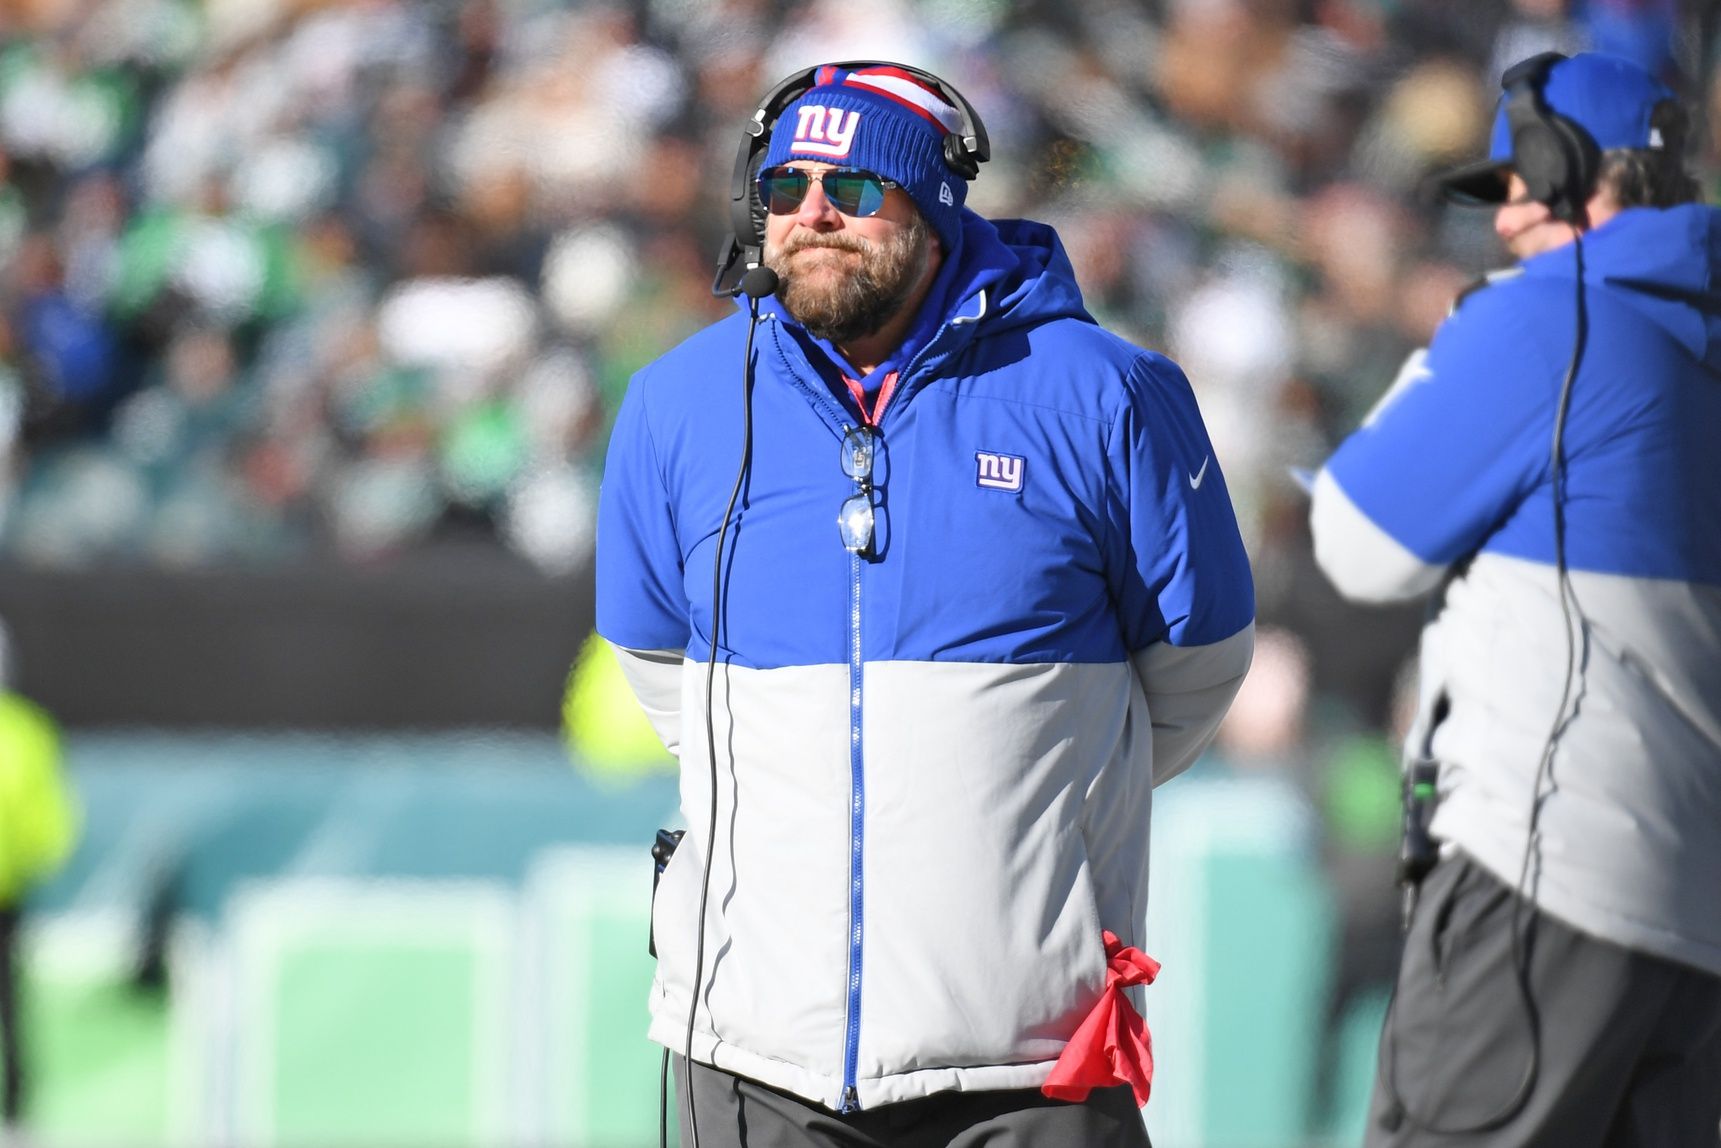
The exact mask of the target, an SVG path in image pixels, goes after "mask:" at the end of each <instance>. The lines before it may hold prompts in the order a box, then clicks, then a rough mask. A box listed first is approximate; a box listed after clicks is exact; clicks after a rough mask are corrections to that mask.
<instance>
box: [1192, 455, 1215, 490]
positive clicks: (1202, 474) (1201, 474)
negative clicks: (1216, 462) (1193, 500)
mask: <svg viewBox="0 0 1721 1148" xmlns="http://www.w3.org/2000/svg"><path fill="white" fill-rule="evenodd" d="M1212 461H1213V456H1212V455H1208V456H1207V457H1206V458H1204V459H1202V460H1201V469H1200V470H1198V471H1196V472H1195V473H1194V474H1192V475H1190V476H1189V489H1190V490H1200V489H1201V480H1202V479H1204V478H1206V477H1207V464H1208V463H1210V462H1212Z"/></svg>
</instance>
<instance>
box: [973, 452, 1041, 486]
mask: <svg viewBox="0 0 1721 1148" xmlns="http://www.w3.org/2000/svg"><path fill="white" fill-rule="evenodd" d="M974 463H975V475H974V483H975V485H976V486H982V487H985V488H986V489H987V490H1021V489H1022V472H1023V471H1024V470H1026V469H1027V466H1028V461H1027V459H1024V458H1022V457H1021V456H1019V455H1014V454H994V453H993V452H991V451H987V450H977V451H975V452H974Z"/></svg>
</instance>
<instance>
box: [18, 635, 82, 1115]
mask: <svg viewBox="0 0 1721 1148" xmlns="http://www.w3.org/2000/svg"><path fill="white" fill-rule="evenodd" d="M10 663H11V648H10V641H9V640H8V638H7V635H6V630H5V626H4V624H3V623H0V1140H4V1141H5V1142H6V1143H11V1142H12V1138H13V1136H14V1135H17V1134H18V1133H19V1130H20V1125H21V1123H22V1121H23V1119H24V1112H25V1092H24V1088H25V1084H26V1080H27V1076H26V1070H25V1064H24V1050H25V1047H26V1043H25V1041H24V1039H23V1033H22V1025H23V1009H22V1008H21V1007H20V1001H19V997H20V995H21V985H20V980H21V973H22V970H21V969H20V967H19V955H18V944H19V937H20V927H21V923H22V920H23V913H24V898H25V896H26V894H27V893H28V892H29V890H30V888H31V887H32V886H34V885H35V884H37V883H38V882H40V881H41V880H42V879H44V878H46V877H48V876H51V875H52V874H53V872H54V871H55V870H56V869H58V868H59V867H60V866H61V865H62V864H63V863H64V862H65V860H66V858H67V857H68V856H69V855H70V854H71V850H72V843H73V841H74V839H75V838H76V835H77V824H76V819H75V815H74V813H73V808H72V800H71V796H70V794H69V793H68V791H67V790H66V787H65V782H64V780H63V779H62V778H61V775H60V739H59V732H58V730H57V729H56V728H55V725H54V721H53V719H52V718H50V717H49V716H48V715H47V714H46V713H45V712H43V711H42V710H41V709H40V708H38V707H37V706H35V705H33V704H31V703H30V702H28V701H26V700H25V699H24V698H23V697H22V696H21V695H19V694H17V693H14V692H13V691H12V688H11V670H12V667H11V664H10Z"/></svg>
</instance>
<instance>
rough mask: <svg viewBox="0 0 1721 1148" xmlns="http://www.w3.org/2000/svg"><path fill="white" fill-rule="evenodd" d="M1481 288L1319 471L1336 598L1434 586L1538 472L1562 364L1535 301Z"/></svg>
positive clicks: (1318, 508) (1323, 548)
mask: <svg viewBox="0 0 1721 1148" xmlns="http://www.w3.org/2000/svg"><path fill="white" fill-rule="evenodd" d="M1535 302H1536V300H1533V299H1529V298H1527V297H1526V295H1525V293H1524V292H1522V291H1517V290H1514V289H1513V288H1510V287H1499V288H1491V289H1488V290H1485V291H1481V292H1478V293H1477V294H1476V295H1474V296H1472V297H1471V298H1470V300H1468V301H1467V302H1465V303H1464V304H1463V306H1462V308H1461V309H1460V310H1459V311H1458V312H1456V313H1455V314H1454V315H1453V317H1452V318H1450V319H1448V320H1447V321H1446V322H1445V323H1444V324H1443V325H1442V326H1441V328H1440V330H1439V331H1438V332H1437V333H1436V335H1435V338H1434V342H1433V344H1432V345H1431V346H1430V347H1429V349H1428V354H1427V356H1426V358H1423V359H1420V360H1415V359H1413V361H1412V362H1411V363H1408V364H1406V370H1405V371H1402V372H1400V377H1399V379H1398V381H1397V382H1395V383H1394V385H1393V387H1392V389H1391V390H1390V391H1389V392H1388V393H1387V396H1386V398H1385V399H1383V400H1382V402H1381V403H1380V404H1378V405H1377V407H1376V408H1375V410H1374V411H1373V412H1371V413H1370V415H1369V417H1368V419H1367V420H1366V421H1365V422H1364V423H1363V425H1362V426H1361V427H1360V428H1358V429H1357V430H1356V431H1355V432H1354V433H1353V434H1351V436H1350V437H1349V438H1347V439H1346V440H1345V441H1344V442H1343V443H1341V444H1340V445H1339V448H1338V450H1337V451H1336V452H1334V454H1333V456H1332V458H1330V459H1329V460H1328V461H1327V464H1326V466H1324V467H1323V468H1322V469H1321V472H1320V473H1319V474H1318V475H1316V476H1315V484H1314V491H1313V501H1312V503H1311V506H1310V512H1309V523H1310V529H1311V532H1312V533H1313V536H1314V547H1315V560H1316V561H1317V562H1318V563H1319V564H1320V567H1321V569H1322V570H1323V571H1324V572H1325V573H1326V575H1327V577H1328V578H1330V579H1331V580H1332V582H1333V584H1334V585H1335V586H1337V587H1338V589H1339V591H1340V592H1341V593H1343V594H1344V595H1345V596H1346V597H1349V598H1353V599H1355V600H1357V601H1362V602H1392V601H1398V600H1401V599H1405V598H1412V597H1415V596H1417V595H1419V594H1423V593H1426V592H1427V591H1429V590H1431V589H1433V588H1434V587H1435V586H1436V585H1437V584H1438V583H1439V582H1440V580H1441V578H1442V577H1444V576H1445V573H1446V571H1447V569H1448V568H1450V567H1451V566H1452V565H1453V563H1455V562H1458V561H1460V560H1462V559H1464V558H1466V557H1468V556H1469V555H1471V554H1473V553H1474V552H1475V551H1476V550H1477V549H1478V548H1480V547H1481V545H1482V544H1483V542H1485V541H1486V540H1487V538H1488V536H1489V535H1490V534H1491V533H1493V531H1494V530H1495V529H1496V528H1498V526H1499V525H1500V524H1501V523H1502V522H1504V521H1505V519H1506V518H1507V516H1508V515H1509V514H1510V513H1511V512H1512V510H1513V509H1514V508H1515V507H1516V506H1517V505H1518V503H1520V502H1521V501H1523V499H1524V497H1525V496H1526V495H1527V494H1528V493H1529V492H1530V491H1531V490H1532V489H1534V487H1535V486H1536V484H1538V483H1539V482H1541V481H1542V480H1543V479H1544V478H1545V477H1546V474H1547V469H1548V459H1549V450H1550V447H1551V434H1552V422H1553V408H1554V401H1555V399H1556V397H1557V395H1556V393H1555V389H1554V386H1553V385H1552V384H1551V383H1550V379H1552V380H1553V382H1554V383H1557V381H1558V379H1559V378H1560V377H1561V375H1562V373H1563V370H1564V366H1565V364H1563V363H1555V362H1553V361H1552V359H1551V358H1550V357H1549V352H1548V351H1547V349H1546V348H1547V345H1548V344H1547V340H1546V339H1545V338H1544V337H1543V335H1544V334H1545V333H1544V332H1541V331H1539V330H1537V329H1536V325H1535V324H1534V323H1533V322H1532V321H1531V315H1532V314H1533V313H1534V312H1532V311H1530V310H1529V309H1528V308H1527V307H1526V305H1525V304H1526V303H1530V304H1534V303H1535Z"/></svg>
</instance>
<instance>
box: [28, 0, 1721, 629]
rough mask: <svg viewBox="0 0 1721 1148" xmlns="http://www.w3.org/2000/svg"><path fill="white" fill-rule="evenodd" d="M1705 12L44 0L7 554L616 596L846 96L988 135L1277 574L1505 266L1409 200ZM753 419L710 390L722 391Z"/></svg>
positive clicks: (1018, 200) (1212, 1)
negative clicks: (718, 272) (1507, 123)
mask: <svg viewBox="0 0 1721 1148" xmlns="http://www.w3.org/2000/svg"><path fill="white" fill-rule="evenodd" d="M1697 22H1699V21H1698V18H1697V17H1687V16H1685V15H1684V14H1683V13H1682V12H1681V11H1680V10H1679V9H1678V6H1677V3H1676V0H1587V2H1581V0H1570V2H1568V0H1467V2H1464V3H1456V2H1450V0H1159V2H1158V3H1141V2H1138V0H1093V2H1089V3H1084V4H1067V3H1056V2H1050V0H1021V2H1010V0H918V2H910V0H878V2H869V3H866V4H855V3H852V2H849V3H844V2H831V0H811V2H801V0H719V2H710V3H705V2H697V0H632V2H631V3H607V2H602V0H586V2H578V0H575V2H568V0H559V2H558V0H204V2H201V3H198V2H193V0H13V2H12V3H10V4H8V5H5V6H4V7H0V555H3V556H5V557H7V558H10V559H12V560H16V561H22V562H26V563H31V564H38V565H40V564H47V565H60V566H74V565H87V564H91V563H94V562H103V561H114V560H120V561H134V562H136V561H141V562H148V563H155V564H167V565H176V566H201V565H208V564H212V563H234V562H238V563H258V562H262V563H267V562H272V561H276V560H279V559H281V558H284V557H291V556H295V555H303V554H307V553H318V552H335V553H338V554H340V555H342V556H346V557H349V558H352V559H355V560H361V561H362V560H369V559H375V558H377V557H382V556H387V555H389V554H393V553H398V552H400V551H402V550H406V549H410V548H414V547H418V546H423V545H427V544H431V543H433V542H434V541H436V540H438V539H443V538H449V537H471V538H477V539H482V540H485V541H487V542H494V543H495V544H497V545H500V546H505V547H507V548H509V549H511V550H513V551H516V552H518V553H520V554H522V555H524V556H526V557H527V558H529V559H530V560H531V561H533V562H535V563H537V564H539V565H540V566H542V567H543V568H545V569H548V570H552V571H566V570H571V569H577V568H579V567H581V566H582V565H583V564H584V563H585V562H586V560H587V559H588V557H589V552H590V548H591V544H592V515H593V503H594V492H595V489H596V482H597V478H598V472H599V469H600V467H601V459H602V447H603V441H604V437H605V431H606V427H607V424H608V419H609V417H610V415H611V414H612V412H613V411H614V409H615V404H616V401H617V398H618V396H619V394H620V392H621V391H622V390H623V388H624V387H625V385H626V381H627V379H628V377H629V375H630V374H631V373H632V371H633V370H635V369H636V368H637V367H638V366H640V365H641V364H642V363H644V362H646V361H647V360H649V359H650V358H652V357H653V356H655V355H656V354H657V353H658V352H660V351H662V350H663V349H665V348H666V347H668V346H669V345H671V344H672V343H673V342H675V341H676V340H678V339H679V338H681V337H683V336H684V335H686V334H688V333H690V332H691V331H693V330H695V329H697V328H698V327H700V326H702V325H704V324H705V323H707V322H709V321H710V320H712V319H713V318H715V317H718V316H720V315H721V314H723V313H724V309H725V308H726V307H727V306H729V304H727V303H725V302H723V301H720V300H715V299H713V298H712V297H711V296H710V293H709V288H708V285H709V282H710V278H711V273H712V270H713V268H712V264H713V258H714V255H715V253H716V252H717V250H718V247H719V245H720V241H721V240H722V238H723V230H724V228H725V227H726V225H727V224H726V219H727V216H726V213H725V210H724V205H723V202H722V199H723V196H724V194H725V192H726V189H727V183H728V175H729V170H730V168H731V166H732V162H733V159H732V157H733V155H734V151H735V146H736V142H737V139H738V134H737V128H738V125H739V124H740V123H741V122H742V121H743V120H744V119H745V118H746V117H747V116H748V115H749V114H750V113H751V111H752V109H753V106H754V101H755V100H756V99H757V97H758V96H759V94H760V93H761V92H762V91H763V90H764V89H766V88H767V87H768V86H769V85H770V84H771V83H773V82H774V81H775V80H777V79H778V78H780V77H781V76H782V75H784V74H786V73H788V72H790V71H792V70H794V69H795V68H797V67H801V66H804V65H806V64H808V63H811V62H816V61H818V60H822V59H830V58H854V57H864V56H877V57H885V58H898V59H904V60H908V61H911V62H916V63H919V64H922V65H925V66H928V67H931V68H932V69H934V70H936V71H939V72H941V73H942V74H944V75H945V76H947V77H949V78H951V79H952V80H953V81H955V82H956V83H957V84H958V86H959V87H961V88H962V89H963V90H964V92H965V94H967V95H968V96H969V98H970V99H971V100H972V101H973V102H974V103H975V104H976V105H977V106H978V107H979V108H980V109H981V111H982V113H983V115H984V117H985V119H986V121H987V123H988V126H989V128H990V130H991V135H992V139H993V144H994V154H995V157H996V158H995V160H994V162H992V163H991V164H989V165H988V166H987V168H986V169H985V170H984V171H983V173H982V176H981V179H980V181H979V183H978V184H977V185H976V187H975V189H974V192H973V194H972V196H971V199H970V202H971V203H972V204H973V205H974V206H975V207H977V208H978V209H980V210H981V211H982V212H983V213H987V214H992V215H1031V216H1035V217H1039V218H1044V219H1047V220H1049V221H1050V222H1053V223H1055V224H1056V225H1057V226H1058V227H1059V228H1060V230H1061V232H1062V234H1063V237H1064V240H1065V242H1066V243H1067V244H1068V246H1069V248H1070V252H1071V255H1072V257H1073V259H1074V262H1075V264H1076V267H1077V271H1078V274H1079V277H1080V280H1081V282H1082V285H1083V288H1084V289H1085V291H1086V293H1087V297H1088V300H1089V303H1090V306H1091V309H1092V310H1093V311H1094V312H1095V314H1096V315H1097V316H1098V317H1100V318H1101V319H1102V320H1103V321H1105V322H1107V323H1108V324H1110V325H1112V326H1114V327H1116V328H1118V329H1120V330H1122V331H1124V332H1125V333H1127V334H1129V335H1131V336H1133V337H1134V338H1136V339H1137V340H1138V341H1140V342H1142V343H1144V344H1145V345H1148V346H1152V347H1156V348H1161V349H1164V350H1167V351H1169V352H1170V353H1171V354H1173V355H1174V357H1176V358H1177V359H1179V360H1180V361H1181V362H1183V363H1184V365H1185V366H1186V368H1187V369H1188V371H1189V373H1190V375H1191V377H1192V379H1193V381H1194V384H1195V386H1196V389H1197V391H1198V393H1199V396H1200V399H1201V402H1202V405H1203V408H1204V410H1205V411H1206V414H1207V418H1208V420H1209V422H1210V424H1211V426H1212V428H1213V431H1214V434H1215V438H1216V440H1217V445H1218V449H1219V452H1220V456H1221V458H1222V459H1223V460H1224V462H1225V465H1226V468H1227V472H1228V475H1229V477H1230V480H1231V483H1232V489H1233V491H1234V493H1235V496H1236V498H1237V500H1238V504H1239V511H1240V513H1241V515H1242V516H1243V518H1244V520H1245V524H1246V530H1247V531H1248V534H1249V539H1250V544H1251V547H1252V549H1253V550H1254V551H1255V554H1256V557H1257V560H1258V561H1264V563H1265V564H1264V565H1263V575H1264V580H1265V583H1266V585H1265V588H1264V592H1265V593H1267V594H1269V595H1270V594H1271V593H1272V592H1273V571H1272V563H1271V557H1272V554H1273V552H1274V549H1275V547H1277V546H1280V545H1283V544H1284V542H1283V536H1285V535H1287V533H1288V534H1289V535H1293V536H1294V535H1295V534H1296V531H1297V530H1298V526H1297V525H1296V523H1297V522H1298V521H1300V518H1301V505H1300V501H1299V495H1298V494H1297V492H1296V490H1295V488H1294V486H1293V485H1292V484H1291V483H1290V481H1289V480H1288V479H1287V477H1286V476H1285V468H1286V466H1287V465H1288V464H1297V465H1309V464H1310V463H1316V462H1318V461H1319V459H1320V458H1321V456H1322V455H1323V453H1324V451H1325V449H1326V447H1327V445H1328V444H1329V443H1330V442H1331V441H1333V440H1334V438H1335V436H1336V435H1337V434H1341V433H1342V432H1343V431H1344V430H1346V429H1348V428H1349V427H1350V426H1351V425H1354V423H1355V421H1356V420H1357V418H1358V417H1359V415H1360V413H1361V412H1362V411H1363V410H1365V409H1366V408H1367V406H1368V404H1369V403H1370V402H1371V401H1372V399H1373V397H1374V396H1375V395H1376V394H1378V393H1379V391H1380V390H1381V389H1382V388H1383V387H1384V385H1385V383H1386V382H1387V381H1388V380H1389V379H1390V378H1391V377H1392V375H1393V373H1394V371H1395V369H1396V366H1397V363H1398V361H1399V360H1400V359H1401V358H1402V357H1403V355H1404V354H1405V353H1406V351H1407V350H1408V349H1409V348H1411V347H1413V346H1415V345H1417V344H1419V343H1420V342H1422V341H1423V340H1425V339H1426V338H1427V336H1428V334H1429V332H1430V331H1431V330H1432V328H1433V327H1434V325H1435V324H1436V323H1437V322H1438V320H1439V319H1440V317H1441V316H1442V314H1443V313H1444V311H1445V309H1446V307H1447V305H1448V303H1449V301H1450V300H1451V299H1452V297H1453V295H1454V293H1455V292H1456V291H1457V290H1458V289H1459V287H1460V286H1461V285H1462V284H1463V283H1464V282H1465V280H1466V279H1467V278H1469V277H1471V276H1473V275H1474V274H1476V273H1477V272H1479V271H1481V270H1483V269H1484V268H1485V267H1486V266H1487V265H1488V264H1489V263H1490V261H1492V260H1493V259H1494V258H1495V252H1494V250H1493V247H1492V241H1491V236H1490V233H1489V229H1488V224H1487V219H1486V217H1480V218H1478V217H1475V216H1473V215H1468V214H1466V213H1461V212H1445V211H1441V210H1439V209H1437V208H1435V207H1433V206H1431V205H1430V204H1429V203H1427V202H1426V201H1425V200H1424V199H1423V198H1421V197H1420V196H1419V194H1418V187H1419V185H1420V183H1421V181H1422V180H1423V178H1424V177H1425V176H1426V175H1427V173H1428V172H1429V171H1431V170H1432V169H1434V168H1437V167H1439V166H1441V165H1443V164H1446V163H1449V162H1451V161H1454V160H1457V159H1461V158H1466V157H1469V156H1471V155H1473V154H1474V153H1476V152H1477V151H1478V150H1479V149H1480V148H1482V147H1483V146H1484V144H1483V140H1484V137H1485V134H1486V126H1487V121H1488V117H1489V113H1490V106H1491V102H1492V90H1493V86H1494V77H1496V76H1497V75H1498V73H1499V72H1500V70H1501V69H1502V67H1503V66H1504V65H1505V64H1506V63H1508V62H1510V61H1511V60H1514V59H1516V58H1519V57H1521V56H1523V55H1527V54H1529V53H1531V52H1533V51H1537V50H1541V49H1544V48H1550V47H1553V48H1563V49H1567V50H1572V49H1577V48H1580V47H1600V48H1606V49H1609V50H1614V51H1621V52H1625V53H1628V54H1631V55H1633V56H1635V57H1637V58H1639V59H1641V60H1644V61H1645V62H1647V63H1649V64H1650V65H1651V66H1652V67H1654V68H1656V69H1657V70H1658V71H1661V72H1662V73H1663V74H1665V75H1667V76H1668V77H1669V78H1670V79H1671V80H1672V81H1673V82H1675V83H1676V84H1677V85H1679V86H1680V87H1681V88H1682V90H1686V91H1691V90H1693V88H1694V86H1695V85H1694V82H1693V80H1692V79H1691V76H1689V75H1687V74H1686V73H1694V74H1695V73H1698V72H1699V70H1700V68H1701V56H1702V53H1701V52H1700V51H1696V50H1688V51H1686V52H1685V56H1689V57H1691V58H1690V59H1686V58H1684V57H1683V56H1682V55H1681V51H1680V49H1679V45H1681V44H1682V43H1687V44H1688V43H1689V42H1690V41H1691V40H1692V38H1693V36H1697V37H1699V38H1700V37H1701V36H1702V34H1703V30H1702V29H1701V28H1696V27H1694V26H1688V25H1694V24H1695V23H1697ZM715 381H716V380H714V382H715Z"/></svg>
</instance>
